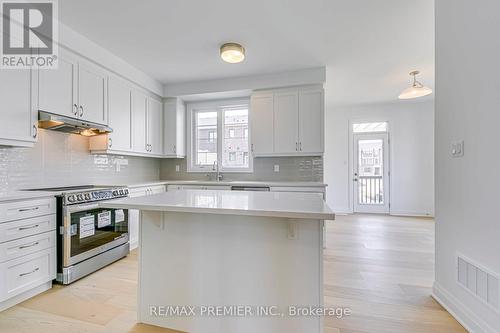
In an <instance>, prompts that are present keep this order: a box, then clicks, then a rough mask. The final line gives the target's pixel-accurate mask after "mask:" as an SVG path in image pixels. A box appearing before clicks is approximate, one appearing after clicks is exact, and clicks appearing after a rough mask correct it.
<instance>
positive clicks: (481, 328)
mask: <svg viewBox="0 0 500 333" xmlns="http://www.w3.org/2000/svg"><path fill="white" fill-rule="evenodd" d="M432 297H433V298H434V299H435V300H436V301H437V302H438V303H439V304H441V305H442V306H443V307H444V308H445V309H446V310H447V311H448V312H449V313H450V314H451V315H452V316H453V317H454V318H455V319H456V320H457V321H458V322H459V323H460V324H461V325H462V326H463V327H464V328H465V329H466V330H467V331H468V332H470V333H498V332H497V331H496V330H495V329H493V328H492V327H491V326H490V325H488V324H487V323H486V322H484V320H482V319H481V318H479V317H478V316H476V314H474V313H473V312H472V311H471V310H470V309H469V308H467V306H465V305H464V304H463V303H462V302H460V301H459V300H458V299H457V298H456V297H455V296H453V295H452V294H451V293H449V292H448V291H447V290H445V289H444V288H443V287H441V285H440V284H439V283H438V282H434V286H433V287H432Z"/></svg>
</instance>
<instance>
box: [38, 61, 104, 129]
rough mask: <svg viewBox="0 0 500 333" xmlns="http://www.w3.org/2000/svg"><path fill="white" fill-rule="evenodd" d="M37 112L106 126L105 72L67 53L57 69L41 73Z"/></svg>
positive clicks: (45, 70)
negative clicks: (45, 112)
mask: <svg viewBox="0 0 500 333" xmlns="http://www.w3.org/2000/svg"><path fill="white" fill-rule="evenodd" d="M39 72H40V73H39V76H40V79H39V88H38V98H39V103H38V104H39V105H38V109H39V110H42V111H47V112H51V113H55V114H60V115H64V116H68V117H73V118H79V119H82V120H87V121H90V122H94V123H99V124H107V123H108V119H107V110H106V77H107V73H106V71H105V70H104V69H103V68H101V67H99V66H97V65H94V64H92V63H90V62H89V61H86V60H84V59H82V58H80V57H78V56H76V55H74V54H71V53H70V52H68V51H61V56H60V58H59V68H58V69H42V70H40V71H39Z"/></svg>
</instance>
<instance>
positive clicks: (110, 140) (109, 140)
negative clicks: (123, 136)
mask: <svg viewBox="0 0 500 333" xmlns="http://www.w3.org/2000/svg"><path fill="white" fill-rule="evenodd" d="M108 147H109V148H111V147H113V139H111V138H108Z"/></svg>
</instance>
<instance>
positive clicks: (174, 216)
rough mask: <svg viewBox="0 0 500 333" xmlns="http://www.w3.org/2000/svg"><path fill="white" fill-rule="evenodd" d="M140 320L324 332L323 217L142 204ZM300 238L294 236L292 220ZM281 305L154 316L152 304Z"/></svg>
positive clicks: (211, 331) (202, 327)
mask: <svg viewBox="0 0 500 333" xmlns="http://www.w3.org/2000/svg"><path fill="white" fill-rule="evenodd" d="M142 221H143V223H142V224H141V226H140V228H141V233H140V235H141V236H140V237H141V241H140V244H141V246H140V283H139V285H140V291H139V303H140V304H139V307H138V308H139V309H140V310H139V311H140V313H139V321H140V322H143V323H147V324H152V325H157V326H161V327H166V328H170V329H176V330H180V331H185V332H192V333H201V332H203V333H230V332H231V333H233V332H240V333H246V332H248V333H255V332H259V333H275V332H287V333H294V332H296V333H299V332H311V333H313V332H322V320H321V318H319V317H289V316H288V307H289V306H313V307H318V306H321V305H322V246H321V241H322V230H323V228H322V221H320V220H305V219H289V218H280V217H261V216H257V217H256V216H233V215H214V214H208V215H207V214H196V213H178V212H163V213H162V212H152V211H143V212H142ZM291 226H293V227H294V228H295V230H294V231H295V237H294V238H295V239H290V227H291ZM177 305H179V306H195V307H196V308H197V309H198V310H199V311H201V308H202V307H203V306H251V307H255V306H276V307H277V309H279V311H280V312H282V313H283V314H284V316H283V317H275V316H272V317H270V316H253V315H251V316H244V317H230V316H220V317H219V316H215V317H214V316H200V315H199V313H198V314H197V315H196V316H187V317H179V316H156V315H151V307H152V306H153V307H156V306H177Z"/></svg>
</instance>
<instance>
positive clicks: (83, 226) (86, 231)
mask: <svg viewBox="0 0 500 333" xmlns="http://www.w3.org/2000/svg"><path fill="white" fill-rule="evenodd" d="M94 221H95V219H94V215H91V216H84V217H80V239H82V238H85V237H89V236H94V234H95V224H94Z"/></svg>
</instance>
